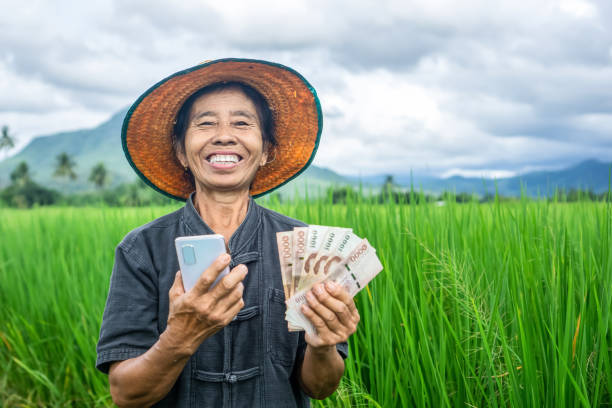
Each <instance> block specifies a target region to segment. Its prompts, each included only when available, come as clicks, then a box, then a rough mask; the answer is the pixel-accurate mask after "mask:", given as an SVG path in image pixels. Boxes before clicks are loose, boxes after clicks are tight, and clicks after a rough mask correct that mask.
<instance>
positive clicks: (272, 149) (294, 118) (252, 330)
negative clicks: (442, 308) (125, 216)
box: [96, 59, 359, 407]
mask: <svg viewBox="0 0 612 408" xmlns="http://www.w3.org/2000/svg"><path fill="white" fill-rule="evenodd" d="M320 133H321V111H320V106H319V103H318V99H317V97H316V94H315V92H314V89H313V88H312V87H311V86H310V85H309V84H308V83H307V82H306V80H305V79H304V78H302V77H301V76H300V75H299V74H298V73H296V72H295V71H293V70H291V69H290V68H287V67H284V66H281V65H278V64H273V63H269V62H265V61H256V60H243V59H225V60H217V61H212V62H207V63H205V64H202V65H199V66H197V67H194V68H191V69H188V70H185V71H181V72H179V73H176V74H174V75H172V76H170V77H168V78H166V79H164V80H162V81H161V82H159V83H158V84H156V85H155V86H153V87H152V88H151V89H149V90H148V91H147V92H146V93H145V94H143V95H142V96H141V97H140V98H139V99H138V100H137V101H136V103H135V104H134V105H133V106H132V108H131V109H130V110H129V112H128V114H127V115H126V119H125V121H124V126H123V130H122V141H123V147H124V151H125V153H126V156H127V158H128V160H129V162H130V164H131V165H132V167H133V168H134V170H136V172H137V173H138V174H139V176H140V177H141V178H143V179H144V180H145V181H146V182H147V183H148V184H149V185H151V186H152V187H153V188H155V189H156V190H158V191H160V192H162V193H164V194H166V195H169V196H171V197H174V198H177V199H181V200H186V204H185V206H184V207H183V208H181V209H180V210H178V211H176V212H174V213H171V214H168V215H166V216H164V217H161V218H159V219H157V220H155V221H153V222H151V223H149V224H147V225H144V226H142V227H139V228H137V229H135V230H134V231H132V232H130V233H129V234H128V235H127V236H126V237H125V238H124V239H123V241H122V242H121V243H120V244H119V245H118V247H117V250H116V254H115V266H114V268H113V273H112V276H111V283H110V289H109V294H108V299H107V303H106V308H105V311H104V317H103V321H102V327H101V330H100V340H99V343H98V359H97V363H96V366H97V367H98V368H99V369H100V370H101V371H103V372H105V373H109V383H110V389H111V395H112V397H113V401H115V403H117V405H119V406H149V405H152V404H156V403H157V404H158V405H157V406H172V407H183V406H232V407H233V406H248V407H255V406H274V407H276V406H308V405H309V399H308V396H310V397H314V398H324V397H326V396H328V395H330V394H331V393H332V392H333V391H334V390H335V389H336V387H337V386H338V383H339V381H340V378H341V377H342V374H343V372H344V361H343V358H346V355H347V345H346V340H347V339H348V337H349V336H350V335H351V334H352V333H353V332H354V331H355V329H356V325H357V323H358V321H359V314H358V312H357V310H356V308H355V304H354V303H353V300H352V299H351V298H350V296H349V295H348V294H347V293H346V292H345V291H344V290H343V289H342V288H339V287H337V285H317V286H315V287H314V288H313V290H312V292H311V293H310V294H309V295H308V306H305V307H304V309H303V312H304V314H305V316H307V317H308V318H309V319H310V320H311V321H312V322H313V324H314V325H315V327H316V328H317V334H316V335H308V334H306V335H304V333H303V332H299V333H297V332H289V331H288V330H287V322H286V321H285V320H284V312H285V305H284V300H285V299H284V294H283V290H282V282H281V275H280V267H279V260H278V254H277V252H276V251H277V250H276V239H275V235H276V232H278V231H286V230H291V229H293V228H294V227H296V226H303V225H304V224H303V223H301V222H299V221H296V220H293V219H291V218H288V217H285V216H283V215H280V214H278V213H275V212H273V211H270V210H267V209H265V208H262V207H260V206H258V205H257V204H256V203H255V202H254V201H253V199H252V197H253V196H260V195H262V194H265V193H267V192H269V191H271V190H273V189H275V188H277V187H279V186H280V185H282V184H284V183H286V182H287V181H289V180H290V179H291V178H293V177H296V176H297V175H298V174H299V173H301V172H302V171H303V170H304V169H305V168H306V167H307V166H308V165H309V164H310V162H311V161H312V158H313V156H314V154H315V151H316V147H317V145H318V141H319V137H320ZM212 233H217V234H221V235H223V237H224V238H225V242H226V247H227V249H228V254H227V255H222V256H220V257H219V258H218V259H217V260H216V261H215V262H214V263H213V264H212V265H211V266H210V267H209V268H208V269H207V270H206V271H203V273H202V275H201V277H200V279H199V280H198V282H197V283H196V285H195V286H194V287H193V288H192V289H191V290H189V291H188V292H185V290H184V288H183V284H182V280H181V273H180V271H178V272H177V270H178V262H177V258H176V254H175V249H174V239H175V238H177V237H179V236H188V235H204V234H212ZM228 264H229V265H230V267H231V271H230V273H229V274H228V275H227V276H226V277H224V278H223V279H222V281H221V282H220V284H218V285H217V286H215V287H214V288H213V289H211V290H209V287H210V285H211V283H212V282H213V281H214V280H215V278H216V276H218V275H219V273H220V272H221V271H222V270H223V269H224V268H225V267H226V266H227V265H228Z"/></svg>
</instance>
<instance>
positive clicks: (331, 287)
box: [327, 281, 337, 290]
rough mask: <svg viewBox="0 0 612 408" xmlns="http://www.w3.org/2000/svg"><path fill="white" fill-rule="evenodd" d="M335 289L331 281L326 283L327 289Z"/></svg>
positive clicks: (335, 286)
mask: <svg viewBox="0 0 612 408" xmlns="http://www.w3.org/2000/svg"><path fill="white" fill-rule="evenodd" d="M336 288H337V285H336V284H335V283H334V282H332V281H329V282H327V289H330V290H334V289H336Z"/></svg>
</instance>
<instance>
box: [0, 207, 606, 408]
mask: <svg viewBox="0 0 612 408" xmlns="http://www.w3.org/2000/svg"><path fill="white" fill-rule="evenodd" d="M265 205H266V206H268V207H270V208H272V209H274V210H277V211H279V212H281V213H283V214H286V215H288V216H291V217H294V218H298V219H301V220H303V221H305V222H308V223H313V224H324V225H337V226H346V227H352V228H353V230H354V232H355V233H356V234H358V235H360V236H364V237H367V238H368V240H369V241H370V242H371V243H372V245H373V246H374V247H376V248H377V250H378V252H377V253H378V256H379V258H380V259H381V261H382V263H383V265H384V267H385V269H384V270H383V271H382V272H381V274H380V275H379V276H378V277H377V278H376V279H375V280H374V281H373V282H372V283H370V285H369V286H368V288H367V289H368V290H365V291H362V292H361V293H360V294H359V295H358V296H357V298H356V301H357V307H358V309H359V311H360V313H361V317H362V319H361V323H360V324H359V328H358V330H357V332H356V333H355V334H354V335H353V337H352V338H351V339H350V356H349V358H348V359H347V361H346V364H347V366H346V373H345V376H344V379H343V382H342V384H341V387H340V388H339V390H338V391H337V392H336V393H335V394H334V395H333V396H332V397H330V398H328V399H327V400H325V401H323V402H316V403H314V404H313V405H314V406H374V407H378V406H380V407H394V406H406V407H413V406H415V407H446V406H452V407H508V406H512V407H600V406H604V407H605V406H612V316H611V306H612V207H611V205H610V204H606V203H592V202H577V203H561V202H545V201H529V200H526V199H523V200H520V201H516V202H509V203H499V202H494V203H489V204H479V203H477V202H473V203H466V204H456V203H453V202H448V203H446V205H443V206H438V205H435V204H422V205H416V204H403V205H401V204H394V203H389V204H373V203H369V202H366V201H359V200H357V201H354V202H350V203H349V204H346V205H331V204H329V203H327V202H326V201H325V200H322V201H312V202H310V203H306V202H298V201H296V202H287V203H279V202H278V201H274V200H272V201H268V202H267V203H265ZM175 208H177V207H163V208H53V207H52V208H38V209H33V210H13V209H3V208H0V242H1V244H0V306H1V307H0V405H2V406H7V407H47V406H57V407H73V406H74V407H81V406H84V407H89V406H108V405H112V401H111V399H110V396H109V393H108V383H107V377H106V376H105V375H103V374H101V373H100V372H98V371H97V370H96V369H95V367H94V362H95V356H96V353H95V347H96V343H97V339H98V330H99V326H100V321H101V317H102V311H103V308H104V303H105V299H106V294H107V290H108V283H109V276H110V272H111V269H112V264H113V254H114V248H115V246H116V245H117V243H118V242H119V241H120V240H121V239H122V237H123V236H124V235H125V234H126V233H127V232H128V231H130V230H131V229H133V228H134V227H136V226H138V225H141V224H143V223H146V222H148V221H150V220H152V219H154V218H156V217H158V216H161V215H163V214H166V213H168V212H170V211H172V210H174V209H175Z"/></svg>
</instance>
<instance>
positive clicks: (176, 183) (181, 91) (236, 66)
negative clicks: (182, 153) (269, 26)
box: [121, 58, 323, 201]
mask: <svg viewBox="0 0 612 408" xmlns="http://www.w3.org/2000/svg"><path fill="white" fill-rule="evenodd" d="M219 82H242V83H244V84H246V85H249V86H251V87H252V88H254V89H256V90H257V91H258V92H259V93H261V95H262V96H263V97H264V98H265V99H266V101H267V102H268V104H269V106H270V110H271V111H272V115H273V117H274V123H275V126H274V127H275V134H274V135H275V138H276V141H277V146H275V147H274V148H273V152H271V153H270V155H271V156H272V157H273V158H274V160H273V161H272V162H270V163H268V164H266V165H265V166H262V167H260V168H259V170H258V171H257V173H256V175H255V179H254V180H253V183H252V185H251V190H250V194H251V195H252V196H253V197H260V196H262V195H264V194H266V193H269V192H271V191H273V190H275V189H277V188H279V187H281V186H282V185H284V184H285V183H287V182H289V181H290V180H292V179H293V178H295V177H297V176H298V175H300V173H302V172H303V171H304V170H305V169H306V168H307V167H308V166H309V165H310V163H311V162H312V160H313V159H314V156H315V153H316V151H317V148H318V145H319V140H320V137H321V130H322V127H323V115H322V114H321V105H320V102H319V98H318V97H317V94H316V91H315V90H314V88H313V87H312V86H311V85H310V84H309V83H308V81H306V79H305V78H304V77H302V76H301V75H300V74H299V73H298V72H296V71H295V70H293V69H291V68H289V67H286V66H283V65H281V64H277V63H272V62H268V61H261V60H253V59H241V58H226V59H220V60H215V61H210V62H206V63H203V64H200V65H197V66H195V67H192V68H189V69H186V70H183V71H179V72H177V73H175V74H173V75H171V76H169V77H167V78H165V79H163V80H161V81H160V82H158V83H157V84H155V85H153V86H152V87H151V88H149V89H148V90H147V91H146V92H145V93H144V94H142V95H141V96H140V97H139V98H138V100H136V102H135V103H134V104H133V105H132V106H131V108H130V109H129V110H128V112H127V114H126V116H125V119H124V121H123V127H122V130H121V142H122V146H123V151H124V153H125V156H126V158H127V159H128V162H129V163H130V165H131V166H132V168H133V169H134V171H136V173H137V174H138V176H140V178H142V180H144V181H145V183H147V184H148V185H150V186H151V187H153V188H154V189H155V190H157V191H159V192H160V193H162V194H164V195H166V196H168V197H171V198H174V199H177V200H181V201H185V200H186V199H187V197H189V195H190V194H191V193H192V192H193V191H194V190H195V186H194V184H193V182H192V181H191V179H190V177H189V176H187V175H186V174H185V172H184V169H183V167H182V166H181V164H180V162H179V161H178V159H177V158H176V156H175V153H174V150H173V148H172V132H173V130H174V121H175V119H176V115H177V113H178V111H179V110H180V108H181V106H182V105H183V103H184V102H185V101H186V100H187V98H189V96H191V95H192V94H193V93H195V92H196V91H198V90H199V89H201V88H204V87H206V86H208V85H212V84H215V83H219Z"/></svg>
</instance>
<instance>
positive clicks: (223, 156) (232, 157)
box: [209, 154, 239, 163]
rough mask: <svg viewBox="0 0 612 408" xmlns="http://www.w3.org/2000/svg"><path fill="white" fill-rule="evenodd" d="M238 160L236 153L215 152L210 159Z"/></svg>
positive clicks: (232, 161)
mask: <svg viewBox="0 0 612 408" xmlns="http://www.w3.org/2000/svg"><path fill="white" fill-rule="evenodd" d="M238 160H239V159H238V156H237V155H235V154H214V155H212V156H211V157H210V160H209V161H210V162H211V163H238Z"/></svg>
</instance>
